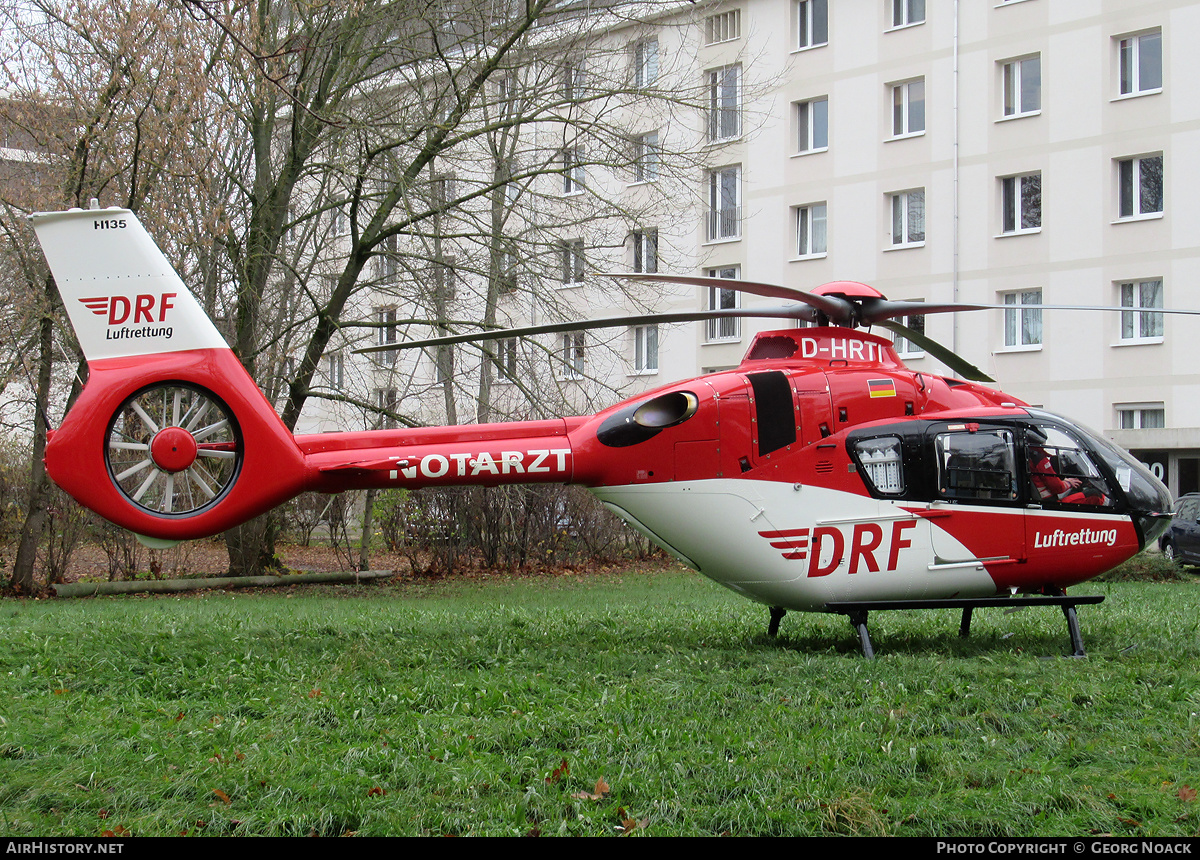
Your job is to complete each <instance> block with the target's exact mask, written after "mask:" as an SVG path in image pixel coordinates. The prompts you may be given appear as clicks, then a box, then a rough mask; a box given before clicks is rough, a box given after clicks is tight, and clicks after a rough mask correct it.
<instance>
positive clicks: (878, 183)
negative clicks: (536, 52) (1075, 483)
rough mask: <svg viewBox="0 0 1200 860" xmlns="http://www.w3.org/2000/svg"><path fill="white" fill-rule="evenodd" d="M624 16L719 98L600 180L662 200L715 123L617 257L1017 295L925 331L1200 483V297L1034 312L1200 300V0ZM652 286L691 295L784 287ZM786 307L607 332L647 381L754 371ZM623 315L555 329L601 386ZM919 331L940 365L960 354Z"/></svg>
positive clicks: (1170, 476) (783, 280)
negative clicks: (677, 156) (938, 348)
mask: <svg viewBox="0 0 1200 860" xmlns="http://www.w3.org/2000/svg"><path fill="white" fill-rule="evenodd" d="M612 37H613V38H618V39H626V40H627V41H628V45H629V48H628V57H629V62H630V63H631V64H632V66H633V70H634V75H635V79H636V80H639V81H641V80H642V78H641V77H637V76H639V75H640V76H647V75H651V74H653V75H658V74H660V73H661V74H667V73H668V71H667V70H668V68H669V69H670V74H674V75H684V76H691V80H692V81H693V82H696V83H699V84H700V85H702V86H705V87H707V89H708V93H709V110H708V112H707V115H704V116H697V117H695V122H694V123H691V124H688V123H679V122H678V121H676V122H674V123H673V124H666V125H662V126H656V119H655V118H654V117H652V116H651V117H646V118H645V119H644V121H643V122H641V123H640V124H637V128H636V129H634V130H635V131H636V132H637V135H636V140H635V143H636V144H637V145H639V146H640V147H641V148H640V149H638V152H639V153H642V154H643V155H644V157H641V156H639V157H638V159H637V163H636V164H635V166H634V171H633V173H632V175H629V176H615V175H611V174H610V175H607V176H605V177H603V178H601V177H599V176H590V175H589V177H588V180H589V181H591V182H601V181H603V182H605V183H607V184H606V186H605V187H606V189H607V192H609V193H616V194H617V195H618V196H619V195H620V194H622V193H624V194H627V195H630V196H631V197H632V196H635V195H642V196H643V197H644V196H645V195H646V194H648V193H649V191H648V190H647V188H648V187H649V188H652V187H653V186H654V184H655V183H656V182H657V181H659V171H658V166H657V163H656V161H655V158H656V155H655V153H656V152H657V151H658V150H659V149H660V148H662V149H668V148H669V147H666V146H665V143H666V142H667V141H669V140H674V141H675V142H676V143H678V141H679V140H682V139H685V138H686V137H687V136H688V135H690V136H691V138H692V140H693V143H694V145H695V148H696V152H697V153H698V159H699V162H698V163H697V164H696V165H694V166H693V167H692V168H691V170H690V173H689V174H688V175H689V177H690V178H688V179H687V180H686V181H687V182H689V183H690V184H691V187H690V188H682V189H681V188H679V187H676V186H674V185H673V186H672V187H670V188H669V189H664V190H663V197H664V199H665V200H668V201H670V202H669V205H666V204H664V208H663V217H662V222H661V224H659V225H651V224H646V223H640V224H636V225H634V224H631V225H629V232H628V235H627V238H626V242H625V246H624V248H623V249H614V248H613V246H612V242H611V237H609V238H608V239H606V240H605V250H604V251H603V252H597V253H595V254H590V259H589V261H588V262H589V267H590V268H600V267H610V268H612V269H617V270H621V269H625V270H630V269H634V270H639V271H658V272H660V273H666V272H670V273H678V274H686V275H697V274H701V275H717V276H723V277H735V278H741V279H745V280H753V281H765V282H772V283H779V284H784V285H787V286H792V287H797V288H800V289H811V288H812V287H815V286H817V285H819V284H822V283H826V282H828V281H834V280H856V281H863V282H865V283H868V284H871V285H872V286H874V287H876V288H877V289H879V290H880V291H882V292H883V293H884V294H885V295H887V296H888V297H890V298H893V299H912V300H926V301H959V302H969V303H979V304H989V305H991V304H995V305H1004V306H1007V308H1005V309H1003V310H1001V309H996V310H986V311H977V312H974V313H963V314H955V315H931V316H930V317H928V318H927V319H926V320H924V322H923V325H924V331H925V332H926V334H928V335H929V336H931V337H933V338H934V339H936V340H938V341H940V342H941V343H944V344H946V345H947V346H949V347H951V348H952V349H954V350H955V351H956V352H958V353H959V354H961V355H962V356H963V357H964V358H966V359H967V360H969V361H971V362H972V363H974V364H975V365H976V366H978V367H980V368H981V369H983V370H984V371H985V372H986V373H988V374H989V375H990V376H992V377H993V378H994V379H995V380H996V386H997V387H999V388H1001V389H1002V390H1004V391H1006V392H1008V393H1010V394H1013V395H1015V396H1017V397H1020V398H1022V399H1024V400H1026V401H1028V402H1029V403H1031V404H1034V405H1037V406H1042V407H1045V408H1047V409H1050V410H1052V411H1056V412H1060V413H1063V414H1065V415H1068V416H1070V417H1071V418H1072V419H1074V420H1077V421H1080V422H1082V423H1084V424H1087V425H1090V426H1092V427H1094V428H1096V429H1097V430H1100V431H1102V432H1103V433H1104V434H1105V435H1107V436H1109V437H1111V438H1113V439H1114V440H1115V441H1116V442H1118V443H1119V444H1120V445H1122V446H1124V447H1126V448H1129V449H1131V450H1133V451H1135V452H1136V453H1137V454H1138V456H1140V457H1141V458H1142V459H1143V460H1145V461H1146V462H1148V463H1150V464H1151V465H1152V466H1153V468H1154V469H1155V471H1156V472H1158V473H1159V474H1161V475H1162V477H1163V478H1164V480H1165V481H1166V482H1167V483H1168V486H1169V487H1170V488H1171V489H1172V491H1173V492H1175V493H1176V494H1182V493H1184V492H1190V491H1196V490H1200V370H1197V364H1198V363H1200V351H1198V350H1195V349H1193V348H1192V347H1193V346H1195V345H1200V317H1194V316H1173V315H1169V314H1163V315H1156V314H1148V315H1139V314H1132V313H1125V314H1122V313H1119V312H1109V313H1102V312H1097V311H1068V310H1054V309H1045V310H1030V309H1023V308H1022V306H1023V305H1031V304H1046V305H1101V306H1114V307H1167V308H1192V309H1200V287H1198V286H1197V285H1198V284H1200V193H1197V191H1198V190H1200V166H1198V165H1197V164H1194V163H1193V159H1192V158H1190V157H1188V156H1187V153H1188V152H1193V153H1195V152H1200V97H1197V94H1196V90H1195V85H1194V84H1193V78H1194V74H1193V72H1195V71H1197V70H1200V58H1198V57H1197V55H1194V54H1192V53H1191V50H1190V49H1189V48H1188V45H1190V44H1200V3H1196V2H1186V0H1158V2H1138V0H1072V2H1069V3H1068V2H1064V0H986V2H977V0H741V2H716V3H712V2H710V3H703V2H701V3H697V4H695V5H694V6H693V5H690V4H683V5H681V7H679V9H678V10H677V11H676V12H674V13H672V14H671V15H669V16H668V17H666V18H664V19H663V20H662V21H661V24H660V25H659V26H655V25H645V24H642V25H637V26H631V27H630V28H628V32H624V31H618V32H616V33H614V34H612ZM1189 58H1190V59H1189ZM639 171H640V172H639ZM579 178H580V179H581V180H582V178H583V175H582V174H580V177H579ZM551 179H552V180H553V181H554V182H557V183H560V184H561V187H559V188H555V189H551V191H550V192H549V193H551V194H560V195H562V196H569V195H573V194H587V193H588V181H580V182H578V183H576V182H575V181H574V179H573V175H572V173H571V172H570V171H568V172H567V174H566V175H565V177H558V176H556V177H551V178H550V179H547V180H546V181H550V180H551ZM662 181H663V182H667V181H670V182H671V183H677V182H678V177H677V176H672V177H671V178H670V179H669V180H668V179H667V178H666V177H664V178H663V179H662ZM622 185H623V187H624V191H621V189H620V187H621V186H622ZM593 187H594V186H593ZM614 187H617V191H616V192H613V191H612V189H613V188H614ZM563 238H564V243H563V245H562V254H563V265H562V270H563V272H564V274H563V276H562V277H563V285H562V286H564V287H568V288H575V287H576V286H582V282H580V284H576V283H575V281H576V275H577V274H578V273H580V272H582V270H583V267H582V266H581V265H578V264H577V263H578V260H577V258H576V256H575V255H576V253H577V251H578V250H579V249H580V248H581V247H586V246H587V245H588V237H586V236H582V235H575V234H572V235H571V236H569V237H563ZM580 242H582V243H583V245H582V246H580V245H579V244H575V243H580ZM580 295H581V296H584V295H585V293H584V292H582V291H581V293H580ZM606 295H608V294H607V293H606V292H605V291H604V290H591V291H589V292H587V293H586V300H582V299H581V302H580V307H581V309H582V310H583V312H584V314H585V315H587V316H591V317H599V316H609V315H616V314H618V313H628V312H629V311H630V306H629V304H628V302H626V301H621V302H617V303H615V304H611V305H609V304H606V299H605V296H606ZM642 295H643V297H644V299H645V300H644V302H642V303H641V304H642V306H643V307H644V308H645V309H649V310H654V311H664V312H665V311H677V310H688V309H693V310H694V309H702V308H720V307H732V306H738V305H739V304H741V305H743V306H752V305H754V304H761V305H764V306H766V305H771V304H778V302H777V301H774V300H768V299H759V298H755V297H753V296H749V295H741V294H737V293H732V292H726V291H721V290H706V289H699V288H692V287H682V288H679V289H671V288H657V287H656V288H644V292H643V294H642ZM509 317H510V319H512V320H513V322H514V324H519V323H520V322H523V321H525V320H526V319H528V314H524V316H523V314H522V311H521V309H520V308H513V309H512V312H511V313H510V314H509ZM921 324H922V323H921V321H920V320H917V322H916V325H921ZM781 325H786V323H773V322H771V321H769V320H741V321H721V322H711V323H697V324H684V325H672V326H666V327H657V326H631V327H629V328H628V329H627V330H626V331H623V332H617V333H614V334H611V335H605V336H603V338H604V340H605V343H607V344H608V346H609V347H611V348H612V350H613V351H614V353H613V354H616V355H618V356H619V357H622V358H623V359H624V365H623V366H622V365H621V363H620V362H616V363H612V364H610V365H607V366H606V367H605V368H604V370H603V371H602V372H603V373H606V374H609V375H611V376H612V377H613V382H614V384H615V385H616V386H617V387H624V388H625V389H627V390H629V391H636V390H643V389H647V388H651V387H654V386H656V385H659V384H665V383H667V382H671V381H674V380H676V379H679V378H683V377H687V376H691V375H696V374H698V373H701V372H706V371H710V370H715V369H721V368H727V367H731V366H734V365H736V364H737V363H738V362H739V361H740V359H741V355H742V353H743V351H744V349H745V348H746V346H747V345H748V343H749V341H750V339H751V337H752V335H753V333H754V332H755V331H757V330H763V329H769V328H776V327H779V326H781ZM598 337H601V336H600V335H597V334H595V333H588V334H587V335H586V336H582V335H581V336H578V337H576V336H573V335H558V336H556V338H555V339H549V338H546V339H544V341H545V347H544V348H545V351H546V355H547V358H546V359H545V361H546V363H547V364H549V365H551V370H553V372H554V373H555V374H556V375H557V376H558V377H561V378H562V379H563V381H564V382H566V383H567V384H570V383H572V382H573V381H574V380H576V379H580V380H582V379H583V377H585V376H586V375H587V373H585V366H586V364H587V362H590V361H591V356H592V352H591V351H590V348H589V344H591V343H593V342H595V341H594V339H595V338H598ZM898 347H899V349H900V352H901V354H902V357H903V358H904V359H905V361H906V362H907V363H908V364H909V365H910V366H911V367H912V368H913V369H916V370H927V371H929V372H934V373H944V372H946V371H945V369H944V368H943V367H942V366H941V365H940V363H939V362H937V361H936V360H935V359H934V358H932V357H931V356H926V355H924V354H922V353H921V352H920V351H918V350H916V349H914V348H913V347H912V345H911V344H907V343H904V342H901V343H899V344H898ZM509 348H510V347H509V346H507V345H506V346H504V347H503V348H502V351H501V356H502V359H501V360H502V363H507V358H506V357H505V356H506V355H507V353H506V352H504V350H507V349H509ZM513 348H515V347H513ZM556 357H557V358H556ZM587 370H588V371H589V372H591V371H592V368H591V367H590V366H588V367H587ZM430 372H431V373H432V372H434V371H433V368H432V366H431V367H430Z"/></svg>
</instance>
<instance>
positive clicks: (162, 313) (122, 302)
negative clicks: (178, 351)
mask: <svg viewBox="0 0 1200 860" xmlns="http://www.w3.org/2000/svg"><path fill="white" fill-rule="evenodd" d="M176 295H177V294H176V293H160V294H159V295H158V296H154V295H139V296H134V297H133V298H132V300H131V299H130V297H129V296H96V297H95V298H90V299H80V300H79V301H81V302H83V304H84V306H85V307H86V308H87V309H88V310H89V311H91V312H92V313H94V314H95V315H96V316H99V317H103V316H107V317H108V324H109V325H121V324H122V323H126V322H128V323H132V324H134V325H136V324H137V323H141V322H147V323H152V322H163V321H164V320H166V318H167V311H169V310H170V309H171V308H173V307H175V301H174V299H175V296H176ZM156 311H157V314H158V318H157V319H155V312H156ZM130 316H132V317H133V319H130Z"/></svg>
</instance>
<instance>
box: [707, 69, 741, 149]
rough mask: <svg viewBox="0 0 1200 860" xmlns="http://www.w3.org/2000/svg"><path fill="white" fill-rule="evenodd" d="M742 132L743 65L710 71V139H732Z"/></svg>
mask: <svg viewBox="0 0 1200 860" xmlns="http://www.w3.org/2000/svg"><path fill="white" fill-rule="evenodd" d="M741 133H742V67H741V66H740V65H733V66H722V67H721V68H719V69H713V70H711V71H710V72H708V139H709V140H730V139H731V138H735V137H738V136H739V135H741Z"/></svg>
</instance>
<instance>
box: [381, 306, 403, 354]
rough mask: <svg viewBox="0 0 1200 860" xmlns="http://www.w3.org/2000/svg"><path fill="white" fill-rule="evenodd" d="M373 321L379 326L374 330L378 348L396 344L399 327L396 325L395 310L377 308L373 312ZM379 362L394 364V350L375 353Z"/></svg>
mask: <svg viewBox="0 0 1200 860" xmlns="http://www.w3.org/2000/svg"><path fill="white" fill-rule="evenodd" d="M375 321H376V322H377V323H378V324H379V325H378V328H377V329H376V332H377V334H376V340H375V342H376V343H377V344H378V345H379V346H387V345H388V344H391V343H396V341H397V340H399V326H398V325H397V323H396V309H395V308H378V309H376V311H375ZM375 355H377V356H379V360H380V361H382V362H384V363H385V364H395V363H396V350H394V349H387V350H384V351H382V352H377V353H375Z"/></svg>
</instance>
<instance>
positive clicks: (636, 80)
mask: <svg viewBox="0 0 1200 860" xmlns="http://www.w3.org/2000/svg"><path fill="white" fill-rule="evenodd" d="M656 80H658V39H643V40H642V41H640V42H638V43H637V44H636V45H634V46H633V85H634V86H635V87H637V88H639V89H642V88H644V87H648V86H650V85H651V84H653V83H654V82H655V81H656Z"/></svg>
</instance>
